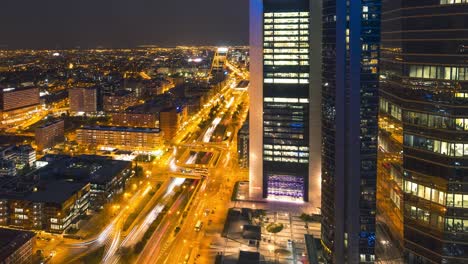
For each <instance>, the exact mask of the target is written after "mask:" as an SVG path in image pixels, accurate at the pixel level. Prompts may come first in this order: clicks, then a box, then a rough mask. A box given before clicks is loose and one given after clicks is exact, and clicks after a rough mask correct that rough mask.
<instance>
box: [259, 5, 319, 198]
mask: <svg viewBox="0 0 468 264" xmlns="http://www.w3.org/2000/svg"><path fill="white" fill-rule="evenodd" d="M309 16H310V15H309V5H308V1H288V2H286V1H282V0H264V1H263V21H262V22H263V124H262V125H263V127H262V137H263V172H262V177H263V186H264V187H263V197H264V198H266V199H271V200H281V201H297V202H302V201H308V181H309V177H308V175H309V72H310V68H309V60H310V58H309Z"/></svg>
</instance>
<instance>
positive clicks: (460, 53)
mask: <svg viewBox="0 0 468 264" xmlns="http://www.w3.org/2000/svg"><path fill="white" fill-rule="evenodd" d="M382 10H383V11H382V14H383V18H382V64H381V65H382V66H381V69H382V70H381V74H382V76H381V102H380V116H381V121H383V120H384V119H385V121H386V122H391V123H393V124H394V125H393V126H394V127H400V128H401V129H402V132H400V134H401V136H400V137H401V139H400V140H399V143H400V145H401V147H400V148H401V149H403V160H402V166H401V167H400V173H399V174H401V175H402V177H401V178H400V177H395V178H394V179H395V181H396V180H398V181H399V182H396V183H394V184H393V185H394V186H400V188H399V190H398V188H394V189H395V190H396V193H401V194H400V195H399V197H398V199H396V200H398V201H400V202H399V203H398V206H399V208H401V209H400V213H401V214H402V218H401V222H402V228H401V229H402V230H401V231H400V232H402V234H403V235H402V238H401V239H402V240H403V241H402V244H403V245H404V248H405V262H406V263H468V130H467V129H466V128H467V125H465V124H468V122H465V120H466V118H468V97H467V96H466V95H468V78H467V76H468V75H467V74H468V72H467V69H466V68H467V67H468V62H467V61H468V60H467V59H468V49H466V47H468V46H467V45H468V41H467V39H468V31H466V26H467V25H468V3H467V1H464V0H418V1H411V0H397V1H395V0H383V1H382ZM380 127H381V131H385V126H384V125H383V122H381V125H380ZM396 142H398V140H397V141H396ZM379 185H380V180H379ZM392 190H393V189H392ZM379 205H380V202H379ZM384 214H388V211H385V212H384Z"/></svg>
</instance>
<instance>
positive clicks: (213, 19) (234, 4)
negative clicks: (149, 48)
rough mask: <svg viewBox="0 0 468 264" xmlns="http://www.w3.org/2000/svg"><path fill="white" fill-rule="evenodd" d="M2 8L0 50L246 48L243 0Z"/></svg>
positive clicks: (26, 2) (25, 0)
mask: <svg viewBox="0 0 468 264" xmlns="http://www.w3.org/2000/svg"><path fill="white" fill-rule="evenodd" d="M25 6H27V8H25ZM181 6H183V7H184V8H180V7H181ZM2 10H8V12H4V13H3V15H2V16H1V17H0V24H1V25H5V26H2V27H0V35H1V36H2V38H0V49H73V48H77V47H79V48H82V49H93V48H135V47H137V46H140V45H157V46H177V45H218V46H223V45H230V46H232V45H246V44H248V1H247V0H242V1H227V0H222V1H220V0H207V1H189V0H176V1H146V0H136V1H126V0H117V1H92V0H84V1H79V2H63V1H58V0H48V1H47V3H45V2H43V1H31V0H22V1H5V3H2Z"/></svg>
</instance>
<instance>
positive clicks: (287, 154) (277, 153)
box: [263, 150, 309, 158]
mask: <svg viewBox="0 0 468 264" xmlns="http://www.w3.org/2000/svg"><path fill="white" fill-rule="evenodd" d="M263 154H264V155H266V156H283V157H300V158H307V157H309V153H307V152H296V151H276V150H275V151H271V150H265V151H263Z"/></svg>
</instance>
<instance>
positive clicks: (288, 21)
mask: <svg viewBox="0 0 468 264" xmlns="http://www.w3.org/2000/svg"><path fill="white" fill-rule="evenodd" d="M263 22H264V23H265V24H300V23H309V19H308V18H265V19H264V20H263Z"/></svg>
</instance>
